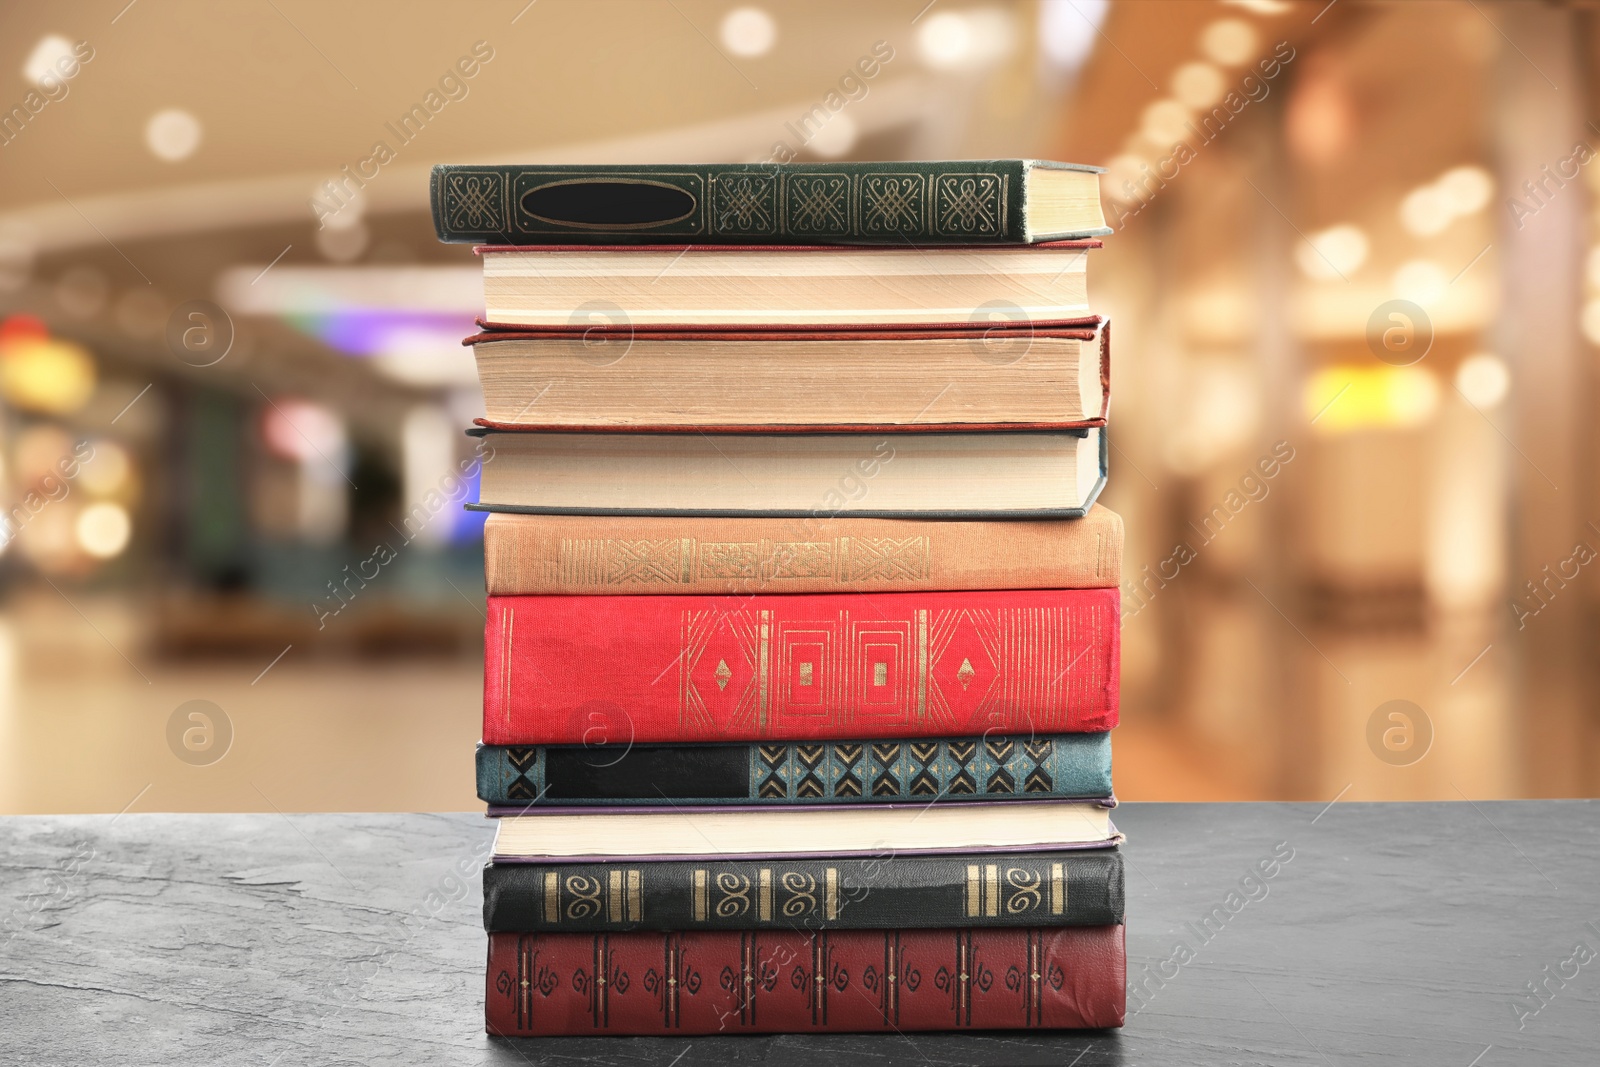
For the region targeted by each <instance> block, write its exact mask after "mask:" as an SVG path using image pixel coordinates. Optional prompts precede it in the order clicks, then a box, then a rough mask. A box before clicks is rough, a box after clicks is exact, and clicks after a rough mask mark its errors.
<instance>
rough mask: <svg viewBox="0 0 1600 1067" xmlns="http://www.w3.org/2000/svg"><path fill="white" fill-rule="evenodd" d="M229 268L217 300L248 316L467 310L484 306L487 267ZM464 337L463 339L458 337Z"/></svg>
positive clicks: (471, 312)
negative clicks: (484, 283)
mask: <svg viewBox="0 0 1600 1067" xmlns="http://www.w3.org/2000/svg"><path fill="white" fill-rule="evenodd" d="M265 266H266V264H265V263H254V264H245V265H244V266H240V267H229V268H228V269H227V270H224V271H223V272H222V274H221V275H220V276H219V277H218V279H217V293H216V299H217V302H218V303H220V304H221V305H222V306H223V307H226V308H228V309H229V310H230V311H233V312H238V313H240V314H244V315H295V314H314V313H316V312H338V311H347V310H350V309H352V308H368V309H385V310H396V311H408V312H441V311H442V312H458V313H459V312H468V313H469V314H468V318H469V319H470V318H471V317H472V316H474V315H477V314H478V313H479V312H480V311H481V310H482V305H483V270H482V268H480V267H477V266H469V267H442V266H441V267H424V266H401V267H287V266H284V265H282V264H279V265H278V266H276V267H273V268H272V269H271V270H270V271H267V272H266V273H265V274H263V273H262V272H261V271H262V268H263V267H265ZM458 340H459V338H458Z"/></svg>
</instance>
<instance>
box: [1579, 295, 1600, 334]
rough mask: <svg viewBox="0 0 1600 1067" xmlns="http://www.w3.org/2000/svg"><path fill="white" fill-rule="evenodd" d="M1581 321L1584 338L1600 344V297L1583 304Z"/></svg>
mask: <svg viewBox="0 0 1600 1067" xmlns="http://www.w3.org/2000/svg"><path fill="white" fill-rule="evenodd" d="M1579 322H1580V324H1581V325H1582V327H1583V336H1584V338H1585V339H1586V340H1587V341H1588V342H1589V343H1590V344H1592V345H1600V299H1594V300H1590V301H1589V302H1588V303H1586V304H1584V305H1583V317H1582V318H1581V319H1580V320H1579Z"/></svg>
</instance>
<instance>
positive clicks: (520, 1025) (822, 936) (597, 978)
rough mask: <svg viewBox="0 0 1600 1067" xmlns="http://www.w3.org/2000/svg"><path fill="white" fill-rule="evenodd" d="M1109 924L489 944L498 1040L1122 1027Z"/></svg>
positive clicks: (1119, 938)
mask: <svg viewBox="0 0 1600 1067" xmlns="http://www.w3.org/2000/svg"><path fill="white" fill-rule="evenodd" d="M1126 972H1127V954H1126V950H1125V946H1124V943H1123V928H1122V927H1121V926H1078V927H1056V928H1022V929H988V930H971V929H961V930H834V931H811V932H799V931H782V932H779V931H759V932H749V931H735V930H729V931H715V932H712V931H705V932H696V933H670V932H669V933H660V932H655V931H639V932H635V933H625V934H505V933H502V934H490V935H489V965H488V973H487V981H488V996H487V1001H486V1005H485V1024H486V1025H485V1029H486V1030H487V1031H488V1032H489V1033H490V1034H494V1035H499V1036H503V1037H539V1036H553V1035H578V1034H718V1033H723V1034H738V1033H807V1032H812V1031H832V1032H851V1031H858V1032H859V1031H885V1030H894V1031H907V1030H1021V1029H1047V1030H1060V1029H1076V1028H1103V1027H1114V1026H1121V1025H1122V1022H1123V1016H1124V1006H1125V999H1126V991H1125V979H1126Z"/></svg>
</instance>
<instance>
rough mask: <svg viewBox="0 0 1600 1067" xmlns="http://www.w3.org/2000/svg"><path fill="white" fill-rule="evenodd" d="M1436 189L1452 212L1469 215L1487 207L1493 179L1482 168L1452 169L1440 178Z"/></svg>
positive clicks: (1491, 194)
mask: <svg viewBox="0 0 1600 1067" xmlns="http://www.w3.org/2000/svg"><path fill="white" fill-rule="evenodd" d="M1436 188H1437V189H1438V190H1439V193H1440V195H1441V196H1442V197H1443V199H1444V201H1445V203H1447V204H1448V205H1449V207H1450V210H1451V211H1452V212H1454V213H1455V214H1456V215H1471V214H1474V213H1475V212H1479V211H1482V210H1483V209H1484V208H1486V207H1488V206H1489V198H1490V197H1491V196H1493V195H1494V179H1493V178H1491V177H1490V176H1489V172H1488V171H1486V170H1484V169H1483V168H1482V167H1478V166H1471V165H1468V166H1463V167H1452V168H1451V169H1449V170H1447V171H1445V172H1444V174H1443V175H1441V176H1440V178H1439V181H1438V182H1437V183H1436Z"/></svg>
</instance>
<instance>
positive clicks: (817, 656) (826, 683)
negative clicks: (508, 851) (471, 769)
mask: <svg viewBox="0 0 1600 1067" xmlns="http://www.w3.org/2000/svg"><path fill="white" fill-rule="evenodd" d="M726 547H727V548H728V549H730V550H732V549H738V548H740V547H742V546H739V545H729V546H726ZM488 607H489V613H488V623H487V625H486V627H485V631H484V691H483V740H484V743H485V744H489V745H571V744H627V743H631V742H639V743H652V742H685V741H698V742H704V741H761V740H774V741H810V740H848V739H850V738H860V737H882V738H916V737H953V736H966V735H978V734H985V733H1009V734H1034V733H1083V732H1092V731H1101V730H1109V729H1111V728H1112V727H1114V726H1116V725H1117V707H1118V703H1117V698H1118V674H1119V666H1120V663H1119V660H1120V654H1121V643H1120V640H1119V626H1118V621H1119V607H1120V599H1119V592H1118V590H1116V589H1032V590H1008V591H1002V592H948V593H830V594H812V595H791V596H491V597H489V599H488Z"/></svg>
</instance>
